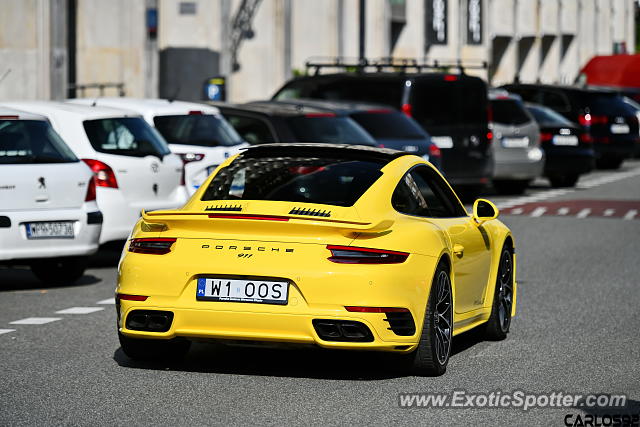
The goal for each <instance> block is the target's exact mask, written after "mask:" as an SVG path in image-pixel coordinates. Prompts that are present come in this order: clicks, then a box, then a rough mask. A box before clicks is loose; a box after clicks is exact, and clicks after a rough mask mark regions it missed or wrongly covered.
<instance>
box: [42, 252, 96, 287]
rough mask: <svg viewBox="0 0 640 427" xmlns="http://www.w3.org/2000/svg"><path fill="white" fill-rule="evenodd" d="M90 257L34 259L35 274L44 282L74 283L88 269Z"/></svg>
mask: <svg viewBox="0 0 640 427" xmlns="http://www.w3.org/2000/svg"><path fill="white" fill-rule="evenodd" d="M88 263H89V257H62V258H47V259H41V260H37V261H33V262H32V263H31V265H30V267H31V271H32V272H33V274H34V275H35V276H36V277H37V278H38V279H39V280H40V281H41V282H43V283H47V284H53V285H64V284H69V283H74V282H75V281H77V280H78V279H79V278H80V277H82V275H83V274H84V271H85V270H86V269H87V265H88Z"/></svg>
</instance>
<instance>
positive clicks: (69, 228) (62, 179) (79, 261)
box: [0, 107, 102, 283]
mask: <svg viewBox="0 0 640 427" xmlns="http://www.w3.org/2000/svg"><path fill="white" fill-rule="evenodd" d="M101 228H102V214H101V213H100V211H99V210H98V205H97V204H96V186H95V181H94V179H93V173H92V172H91V169H89V167H87V165H86V164H85V163H83V162H81V161H80V160H79V159H78V158H77V157H76V156H75V155H74V154H73V152H72V151H71V150H70V149H69V147H68V146H67V145H66V144H65V143H64V142H63V141H62V139H61V138H60V136H58V134H57V133H56V132H55V131H54V130H53V128H52V127H51V125H50V124H49V122H48V121H47V119H46V118H45V117H43V116H40V115H35V114H30V113H26V112H23V111H18V110H13V109H8V108H3V107H0V262H1V263H4V264H7V263H8V264H17V265H20V264H27V265H30V266H31V269H32V271H33V272H34V274H35V275H36V276H37V277H38V278H39V279H40V280H42V281H44V282H48V283H68V282H73V281H75V280H77V279H78V278H79V277H80V276H82V274H83V273H84V270H85V268H86V266H87V260H88V258H89V256H90V255H91V254H93V253H94V252H96V251H97V250H98V239H99V237H100V230H101Z"/></svg>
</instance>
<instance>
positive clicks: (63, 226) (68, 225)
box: [25, 221, 74, 239]
mask: <svg viewBox="0 0 640 427" xmlns="http://www.w3.org/2000/svg"><path fill="white" fill-rule="evenodd" d="M25 228H26V230H27V239H55V238H63V239H73V237H74V231H73V221H55V222H54V221H52V222H28V223H26V224H25Z"/></svg>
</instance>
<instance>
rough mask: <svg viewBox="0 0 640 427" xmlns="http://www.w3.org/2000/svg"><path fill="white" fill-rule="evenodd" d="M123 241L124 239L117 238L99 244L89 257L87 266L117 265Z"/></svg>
mask: <svg viewBox="0 0 640 427" xmlns="http://www.w3.org/2000/svg"><path fill="white" fill-rule="evenodd" d="M125 242H126V241H125V240H117V241H113V242H108V243H105V244H104V245H101V246H100V249H99V250H98V252H96V253H95V254H94V255H93V256H92V257H91V258H90V260H89V268H109V267H115V266H117V265H118V262H119V261H120V254H121V253H122V248H123V247H124V244H125Z"/></svg>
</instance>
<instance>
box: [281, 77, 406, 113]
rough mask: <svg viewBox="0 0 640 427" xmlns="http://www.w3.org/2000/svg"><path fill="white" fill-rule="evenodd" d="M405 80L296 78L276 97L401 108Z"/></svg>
mask: <svg viewBox="0 0 640 427" xmlns="http://www.w3.org/2000/svg"><path fill="white" fill-rule="evenodd" d="M403 88H404V81H401V80H398V79H376V78H345V79H340V80H338V81H322V80H314V79H308V80H301V81H293V82H291V83H289V84H288V85H287V86H285V87H284V88H283V89H282V90H280V92H278V93H277V94H276V96H275V97H274V99H276V100H279V101H282V100H287V99H298V98H314V99H327V100H331V101H360V102H370V103H372V104H385V105H389V106H392V107H396V108H398V106H399V105H400V104H401V103H402V90H403Z"/></svg>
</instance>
